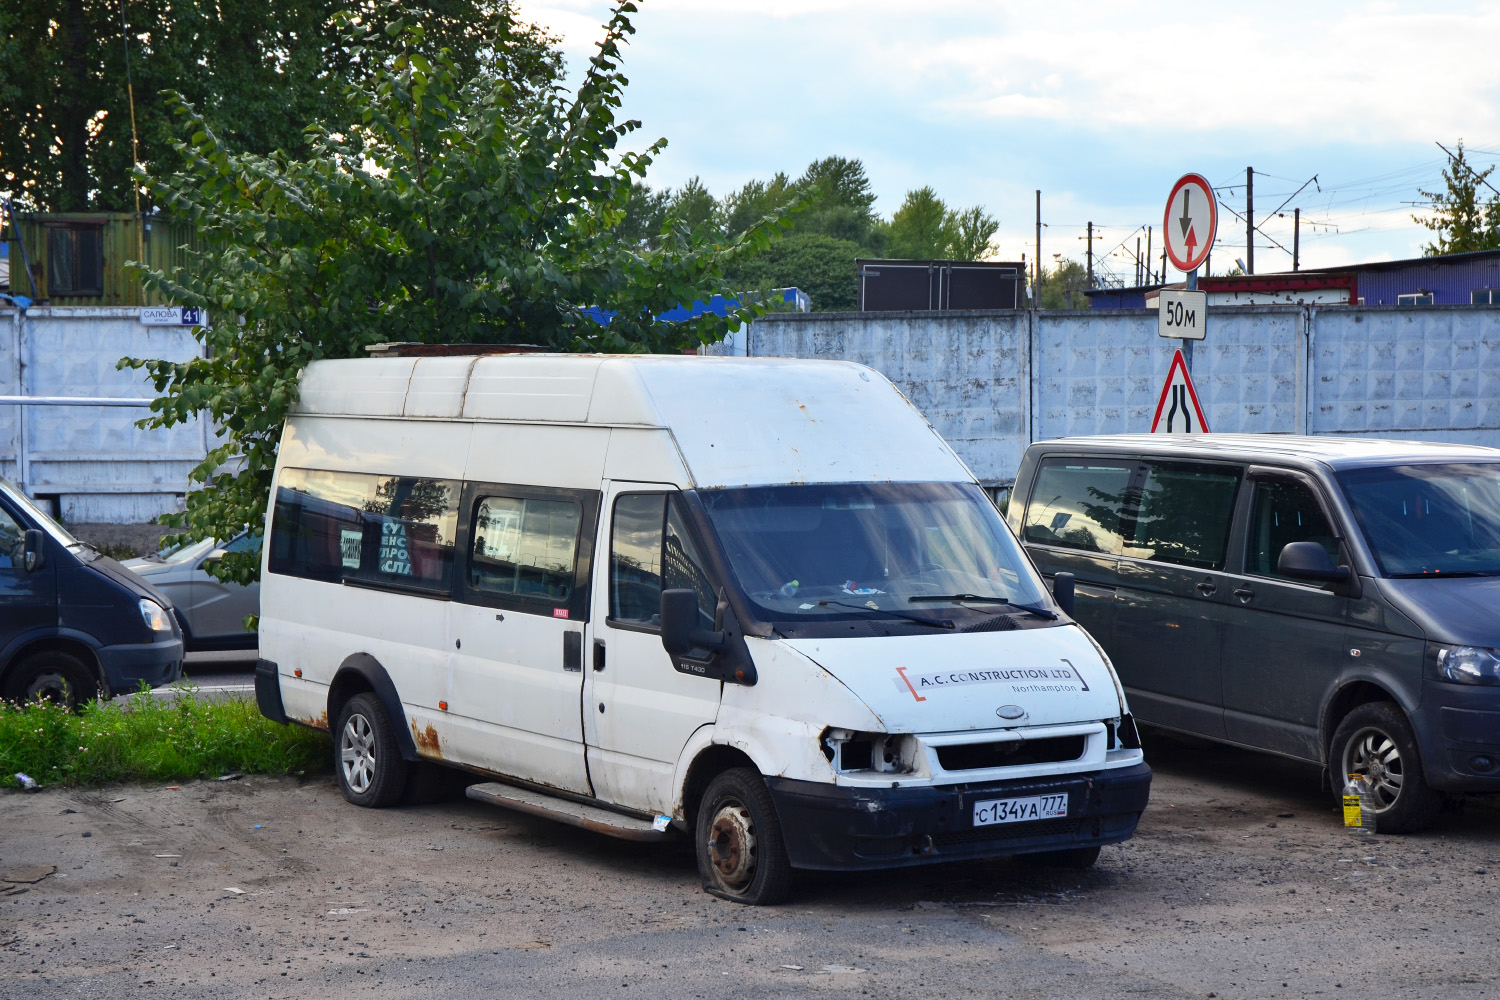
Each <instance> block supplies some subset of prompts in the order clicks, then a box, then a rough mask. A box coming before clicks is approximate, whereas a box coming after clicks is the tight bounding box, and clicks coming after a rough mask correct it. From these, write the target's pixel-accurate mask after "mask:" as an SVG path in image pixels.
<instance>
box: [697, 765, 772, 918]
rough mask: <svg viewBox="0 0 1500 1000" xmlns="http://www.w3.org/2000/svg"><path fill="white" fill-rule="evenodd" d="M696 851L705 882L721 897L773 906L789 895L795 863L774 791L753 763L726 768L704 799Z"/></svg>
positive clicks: (698, 824) (705, 886) (710, 784)
mask: <svg viewBox="0 0 1500 1000" xmlns="http://www.w3.org/2000/svg"><path fill="white" fill-rule="evenodd" d="M696 826H697V831H696V832H697V837H696V848H695V853H696V854H697V856H698V874H699V875H700V876H701V877H702V879H703V888H704V889H705V890H706V891H707V892H710V893H712V894H713V895H715V896H718V897H720V898H721V899H728V900H731V901H733V902H736V903H748V904H749V905H751V906H770V905H772V904H774V903H779V902H781V901H782V900H783V899H785V898H786V897H787V893H788V892H789V891H790V890H791V886H792V865H791V862H790V861H788V860H787V855H786V843H785V841H784V840H783V839H782V836H781V822H780V820H778V819H777V818H776V806H775V804H774V803H773V802H772V801H771V793H770V792H769V791H768V790H767V789H766V783H765V782H764V781H762V780H761V777H760V775H759V774H757V773H756V772H755V771H754V770H753V769H751V768H748V767H737V768H734V769H732V770H729V771H725V772H724V773H723V774H720V775H719V776H718V777H716V778H714V780H713V781H711V782H709V784H708V788H707V789H706V790H705V791H704V792H703V798H702V799H701V800H700V801H699V805H698V821H697V824H696Z"/></svg>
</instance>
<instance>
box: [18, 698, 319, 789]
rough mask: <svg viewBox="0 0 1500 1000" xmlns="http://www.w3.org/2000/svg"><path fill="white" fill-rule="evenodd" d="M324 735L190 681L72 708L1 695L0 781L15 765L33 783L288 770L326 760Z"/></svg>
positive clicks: (307, 768)
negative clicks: (166, 692)
mask: <svg viewBox="0 0 1500 1000" xmlns="http://www.w3.org/2000/svg"><path fill="white" fill-rule="evenodd" d="M331 757H332V751H331V749H330V746H329V742H328V736H327V734H325V733H321V732H318V731H316V730H311V729H304V728H303V727H301V726H282V725H278V724H277V723H274V722H272V721H271V720H269V719H267V718H265V717H264V716H262V715H261V714H260V711H259V709H257V708H256V706H255V703H254V702H251V701H239V700H234V701H208V700H205V699H203V698H200V697H199V696H198V694H197V689H196V688H193V687H192V686H191V685H179V691H178V697H177V698H176V699H175V700H167V699H161V698H154V697H152V696H151V694H150V693H149V692H146V691H139V692H137V693H135V694H133V695H131V696H130V698H129V700H128V702H127V703H125V704H123V705H122V704H119V703H117V702H109V703H98V702H96V703H93V704H90V705H88V706H86V707H85V708H84V710H83V711H82V712H80V713H79V714H77V715H75V714H73V713H71V712H68V711H65V710H64V709H62V708H60V707H58V706H55V705H49V704H34V705H28V706H26V707H25V708H17V707H15V706H14V705H11V704H9V703H7V702H0V781H4V782H5V783H6V784H13V783H14V780H15V779H14V777H13V776H14V775H15V773H16V772H17V771H19V772H22V773H24V774H28V775H30V776H31V777H33V778H35V779H36V780H37V781H38V782H39V783H40V784H42V785H97V784H103V783H105V782H111V781H187V780H190V779H193V778H217V777H219V776H221V775H225V774H231V773H240V774H296V773H299V772H306V771H314V770H322V769H325V768H327V767H328V766H329V761H330V759H331Z"/></svg>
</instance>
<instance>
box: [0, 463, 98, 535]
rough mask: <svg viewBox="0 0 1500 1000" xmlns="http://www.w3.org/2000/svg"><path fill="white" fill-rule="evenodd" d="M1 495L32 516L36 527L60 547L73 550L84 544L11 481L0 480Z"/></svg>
mask: <svg viewBox="0 0 1500 1000" xmlns="http://www.w3.org/2000/svg"><path fill="white" fill-rule="evenodd" d="M0 493H4V494H5V495H6V496H7V497H9V498H10V501H11V502H12V503H14V504H15V505H16V506H18V507H20V508H21V509H22V510H24V511H26V513H27V514H29V515H30V516H31V519H32V521H34V522H35V523H36V526H37V527H38V528H41V529H42V530H43V531H45V532H46V533H47V534H49V535H51V536H52V537H53V538H54V539H55V540H56V541H57V543H58V544H59V545H62V546H65V547H67V548H72V547H73V546H75V545H82V544H83V543H82V542H80V541H79V540H78V539H76V538H74V537H73V536H72V535H70V534H69V533H68V529H66V528H64V527H63V526H62V525H60V524H58V523H57V522H56V521H54V520H52V518H51V517H49V516H48V515H47V512H46V511H44V510H42V508H40V507H38V506H37V505H36V504H34V503H32V502H31V497H29V496H27V495H26V494H25V493H22V492H21V490H20V489H19V488H18V487H16V486H15V485H14V484H13V483H11V482H10V480H8V479H0Z"/></svg>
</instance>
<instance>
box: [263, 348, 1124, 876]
mask: <svg viewBox="0 0 1500 1000" xmlns="http://www.w3.org/2000/svg"><path fill="white" fill-rule="evenodd" d="M272 489H273V496H272V500H273V502H272V505H271V510H270V513H269V515H268V518H267V522H268V523H267V539H268V541H267V544H266V545H265V546H264V551H265V557H264V565H263V567H262V569H263V573H262V590H261V619H260V650H261V655H262V657H264V659H263V660H262V661H261V662H260V663H259V665H258V667H257V674H256V692H257V698H258V701H259V704H260V708H261V711H262V712H263V713H264V714H265V715H266V716H268V717H270V718H272V719H276V720H278V721H291V722H297V723H301V724H303V725H308V726H314V727H316V728H319V729H330V730H331V732H332V733H333V738H334V747H335V750H334V752H335V760H336V770H337V772H338V780H339V782H340V783H341V785H342V788H343V791H344V795H345V797H346V798H348V799H349V801H351V802H354V803H356V804H359V805H367V806H383V805H388V804H391V803H393V802H396V801H398V800H399V799H400V798H401V797H402V795H403V793H404V792H405V790H406V789H405V786H406V783H407V782H408V780H409V779H411V780H417V779H416V778H415V777H414V776H417V775H421V774H423V773H424V771H423V770H420V769H419V768H421V767H423V765H419V764H418V763H417V762H441V763H444V764H449V765H453V766H457V767H460V768H463V769H465V770H468V771H470V772H475V773H478V774H482V775H487V776H491V777H493V778H496V779H499V780H498V781H491V782H488V783H484V784H477V785H473V786H472V787H470V788H469V792H468V794H469V795H470V797H472V798H476V799H482V800H485V801H490V802H494V803H497V804H500V805H504V806H508V807H511V808H516V809H522V810H525V811H528V812H532V813H538V814H541V815H545V816H550V817H552V818H555V819H558V820H561V821H563V822H568V823H572V824H574V825H578V826H584V827H588V828H590V829H594V830H598V831H601V832H604V833H610V834H614V835H616V836H622V837H628V838H632V839H654V838H659V837H664V836H668V835H670V834H672V833H673V831H681V832H686V833H690V834H692V835H693V841H694V843H695V844H696V846H697V855H698V866H699V870H700V873H701V875H702V877H703V883H704V887H705V888H706V889H707V890H708V891H709V892H712V893H714V894H716V895H719V896H723V897H725V898H727V899H733V900H739V901H744V902H749V903H768V902H773V901H775V900H777V899H779V898H781V897H782V896H784V895H785V893H786V891H787V888H788V885H789V881H790V874H791V869H792V868H823V869H856V868H888V867H897V866H905V865H914V864H926V863H930V862H939V861H947V860H956V859H975V858H988V857H995V856H1001V855H1013V854H1045V855H1046V858H1047V860H1049V861H1051V862H1053V863H1060V864H1073V865H1088V864H1092V863H1093V861H1094V860H1095V859H1096V858H1097V857H1098V854H1099V847H1100V845H1102V844H1109V843H1116V842H1119V841H1122V840H1125V839H1127V838H1128V837H1130V836H1131V834H1132V833H1133V832H1134V830H1135V826H1136V822H1137V820H1138V819H1139V817H1140V814H1141V811H1142V809H1144V808H1145V805H1146V799H1147V794H1148V792H1149V789H1150V782H1151V772H1150V770H1149V768H1148V767H1147V766H1146V764H1145V762H1144V760H1143V758H1142V754H1141V750H1140V742H1139V738H1138V737H1137V735H1136V732H1135V726H1134V724H1133V722H1132V721H1131V719H1130V716H1129V714H1128V712H1127V709H1126V706H1125V698H1124V695H1123V693H1122V692H1121V689H1120V686H1119V683H1118V682H1117V680H1116V679H1115V676H1114V672H1113V669H1112V668H1111V666H1110V664H1109V661H1108V659H1107V658H1106V657H1105V655H1104V653H1103V652H1102V651H1101V650H1100V648H1099V647H1098V645H1097V644H1095V643H1094V641H1093V640H1092V639H1091V638H1089V636H1088V634H1087V633H1085V632H1084V631H1083V629H1081V628H1079V627H1078V626H1077V625H1075V624H1074V623H1073V622H1072V620H1071V619H1070V618H1069V617H1068V615H1067V614H1066V612H1065V611H1064V610H1063V608H1064V607H1066V606H1067V605H1068V603H1069V601H1070V595H1064V594H1059V597H1060V598H1061V599H1062V607H1060V606H1059V604H1058V603H1055V602H1054V600H1053V598H1052V597H1051V596H1050V595H1049V594H1048V593H1047V590H1046V588H1045V587H1044V585H1043V584H1042V582H1041V579H1040V577H1039V576H1038V575H1037V573H1036V571H1035V570H1034V569H1033V568H1032V565H1031V563H1030V561H1029V560H1028V559H1027V557H1026V555H1025V553H1024V552H1023V551H1022V549H1021V547H1020V546H1019V545H1018V544H1017V542H1016V539H1015V537H1014V536H1013V535H1012V534H1011V532H1010V530H1009V529H1008V528H1007V527H1006V526H1005V524H1004V522H1003V521H1002V520H1001V518H1000V516H999V514H998V512H997V511H996V510H995V508H994V506H993V505H992V504H991V503H990V501H989V498H988V497H986V495H985V494H984V492H983V490H982V489H981V488H980V486H979V485H978V483H976V482H975V480H974V477H973V476H972V474H971V473H970V472H969V471H968V469H966V468H965V467H964V465H963V463H962V462H961V461H959V459H958V457H957V456H956V455H954V453H953V451H952V450H951V449H950V448H949V447H948V446H947V445H946V444H945V443H944V442H943V441H942V439H941V438H939V437H938V435H937V434H936V433H935V432H934V431H933V430H932V428H931V427H930V426H929V425H928V424H927V422H926V421H925V420H924V419H923V418H922V416H921V415H920V414H919V413H918V412H917V411H916V409H914V408H913V407H912V405H911V404H910V403H909V402H908V401H907V400H906V399H905V398H904V397H903V396H902V395H901V393H900V392H898V391H897V390H896V388H895V387H894V386H893V385H891V383H890V382H888V381H887V380H886V379H885V378H884V377H883V376H881V375H880V374H879V373H877V372H875V371H872V370H871V369H868V368H864V367H862V366H860V365H855V364H847V363H842V362H831V361H794V360H770V359H759V358H757V359H738V358H693V357H662V356H654V357H602V356H556V355H510V356H478V357H474V356H471V357H422V358H414V357H400V356H398V357H388V358H378V359H361V360H351V361H320V362H315V363H314V364H312V365H310V366H308V368H307V370H306V372H305V373H304V375H303V378H302V382H301V401H300V402H299V403H298V405H297V407H296V409H295V412H294V414H293V416H291V417H290V418H289V420H288V421H287V425H286V430H285V433H284V435H283V438H282V443H281V450H280V455H279V457H278V460H277V466H276V473H275V482H274V485H273V487H272ZM1059 589H1062V588H1059Z"/></svg>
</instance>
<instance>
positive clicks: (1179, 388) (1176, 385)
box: [1151, 351, 1208, 434]
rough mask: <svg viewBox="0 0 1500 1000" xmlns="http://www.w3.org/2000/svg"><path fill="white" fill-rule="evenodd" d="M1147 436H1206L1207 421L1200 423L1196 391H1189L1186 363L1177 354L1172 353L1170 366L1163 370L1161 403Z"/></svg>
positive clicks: (1191, 382) (1201, 418) (1191, 388)
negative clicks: (1164, 372) (1164, 380)
mask: <svg viewBox="0 0 1500 1000" xmlns="http://www.w3.org/2000/svg"><path fill="white" fill-rule="evenodd" d="M1151 433H1152V434H1207V433H1208V421H1207V420H1205V419H1203V407H1202V406H1200V405H1198V391H1197V390H1196V389H1194V388H1193V379H1192V376H1190V375H1189V374H1188V370H1187V362H1185V361H1184V360H1183V358H1182V352H1181V351H1173V352H1172V365H1171V367H1170V368H1168V369H1167V381H1166V384H1165V385H1163V386H1162V387H1161V399H1159V400H1157V403H1156V416H1155V417H1153V418H1152V420H1151Z"/></svg>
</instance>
